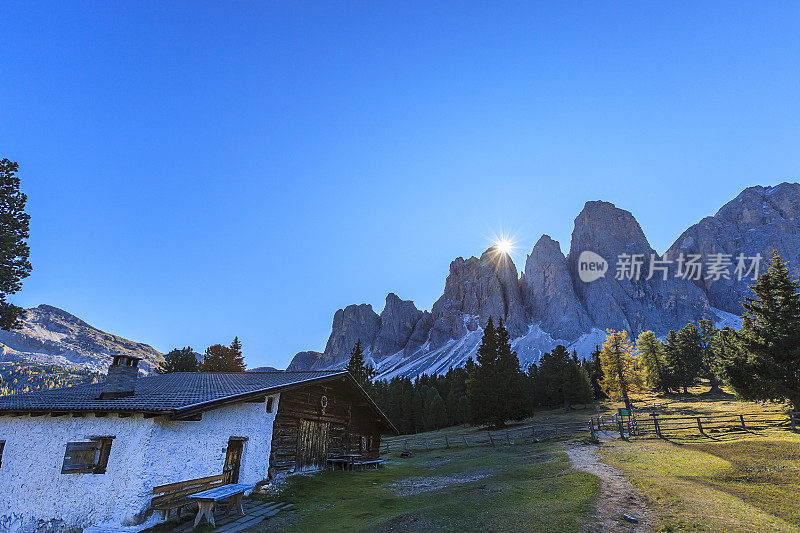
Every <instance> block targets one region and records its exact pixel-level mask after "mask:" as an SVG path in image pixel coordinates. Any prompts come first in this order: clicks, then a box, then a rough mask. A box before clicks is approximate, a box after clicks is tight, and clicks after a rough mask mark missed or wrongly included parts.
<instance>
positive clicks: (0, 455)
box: [0, 440, 6, 467]
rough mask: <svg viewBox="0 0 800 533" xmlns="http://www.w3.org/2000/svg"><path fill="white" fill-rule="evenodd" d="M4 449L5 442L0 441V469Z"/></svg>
mask: <svg viewBox="0 0 800 533" xmlns="http://www.w3.org/2000/svg"><path fill="white" fill-rule="evenodd" d="M5 447H6V441H4V440H0V467H2V466H3V448H5Z"/></svg>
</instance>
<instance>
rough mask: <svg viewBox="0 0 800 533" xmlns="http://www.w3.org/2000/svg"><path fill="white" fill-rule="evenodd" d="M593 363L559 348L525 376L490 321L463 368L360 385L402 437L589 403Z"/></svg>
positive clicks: (498, 422)
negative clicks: (412, 378) (438, 373)
mask: <svg viewBox="0 0 800 533" xmlns="http://www.w3.org/2000/svg"><path fill="white" fill-rule="evenodd" d="M354 352H355V350H354ZM356 357H358V355H357V356H356ZM591 365H592V362H591V361H588V362H581V361H580V360H579V359H578V356H577V354H572V355H570V354H569V353H568V352H567V350H566V348H564V347H563V346H557V347H556V348H555V349H554V350H553V351H552V352H550V353H547V354H545V355H544V356H543V357H542V359H541V361H540V364H539V365H538V366H537V365H531V366H530V368H528V371H527V373H526V372H523V371H522V369H521V368H520V365H519V359H518V358H517V355H516V354H515V353H514V352H513V351H512V350H511V345H510V342H509V336H508V332H507V331H506V329H505V327H504V326H503V324H502V322H501V323H500V324H499V325H498V326H497V327H495V326H494V324H493V322H492V319H491V318H490V319H489V322H488V324H487V326H486V328H485V330H484V336H483V341H482V343H481V346H480V348H479V350H478V353H477V357H476V360H472V359H471V358H470V359H469V360H468V361H467V364H466V367H465V368H450V369H449V370H448V371H447V373H446V374H445V375H443V376H428V375H426V374H423V375H421V376H419V377H418V378H417V379H416V380H413V381H412V380H411V379H410V378H401V377H396V378H393V379H392V380H390V381H386V380H379V381H376V382H374V383H369V382H362V384H364V385H365V386H366V387H367V388H368V390H369V392H370V394H372V395H373V397H374V398H375V400H376V402H377V403H378V405H379V406H380V407H381V409H382V410H383V411H384V412H385V413H386V415H387V416H388V417H389V418H390V419H391V420H392V421H393V422H394V424H395V426H396V427H397V429H398V430H399V431H400V432H401V433H404V434H408V433H419V432H422V431H430V430H433V429H439V428H443V427H448V426H455V425H461V424H473V425H487V426H492V427H498V426H502V425H503V424H504V423H505V422H507V421H509V420H522V419H524V418H527V417H529V416H531V415H532V414H533V411H534V410H535V409H537V408H542V407H555V406H559V407H561V406H564V407H567V408H569V407H570V406H571V405H575V404H587V403H591V402H592V401H593V399H594V392H593V389H592V383H591V381H590V377H589V376H590V374H589V368H590V367H591Z"/></svg>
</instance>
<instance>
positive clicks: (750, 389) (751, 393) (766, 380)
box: [724, 252, 800, 410]
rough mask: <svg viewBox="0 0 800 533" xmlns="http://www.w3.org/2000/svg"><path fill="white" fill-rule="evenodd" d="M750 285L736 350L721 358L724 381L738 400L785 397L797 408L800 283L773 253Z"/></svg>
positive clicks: (799, 399) (799, 402)
mask: <svg viewBox="0 0 800 533" xmlns="http://www.w3.org/2000/svg"><path fill="white" fill-rule="evenodd" d="M750 290H751V292H752V293H753V296H752V297H747V298H746V299H745V301H744V303H743V305H744V308H745V313H744V316H743V317H742V319H743V323H742V329H741V330H740V331H739V335H738V338H739V348H740V349H738V350H735V351H734V353H731V354H729V355H728V357H727V359H726V361H725V362H724V369H725V374H726V376H727V379H728V383H729V384H730V385H731V387H733V389H734V390H735V391H736V393H737V394H739V395H740V396H741V397H742V398H744V399H747V400H762V401H784V400H786V401H788V402H789V403H790V404H791V406H792V408H793V409H794V410H800V285H798V282H797V281H796V280H795V279H794V278H793V277H792V276H791V274H790V273H789V268H788V266H787V264H786V263H785V262H784V261H783V259H782V258H781V257H780V255H778V253H777V252H773V255H772V258H771V259H770V260H769V261H768V263H767V270H766V272H764V273H763V274H762V275H761V276H759V278H758V280H757V281H756V283H755V284H754V285H752V286H751V287H750Z"/></svg>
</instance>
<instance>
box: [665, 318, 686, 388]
mask: <svg viewBox="0 0 800 533" xmlns="http://www.w3.org/2000/svg"><path fill="white" fill-rule="evenodd" d="M663 351H664V378H663V381H664V383H663V384H664V388H665V389H666V390H665V392H669V391H672V390H676V391H677V390H678V389H679V388H680V381H679V370H680V368H681V365H682V363H681V347H680V342H679V341H678V333H677V332H675V331H674V330H670V331H669V333H667V336H666V338H665V339H664V347H663Z"/></svg>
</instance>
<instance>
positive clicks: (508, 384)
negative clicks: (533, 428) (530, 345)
mask: <svg viewBox="0 0 800 533" xmlns="http://www.w3.org/2000/svg"><path fill="white" fill-rule="evenodd" d="M495 339H496V341H495V346H496V347H497V382H498V383H499V385H500V390H499V391H497V392H498V404H499V406H500V416H502V418H503V422H505V421H506V420H522V419H523V418H525V417H527V416H528V415H529V413H530V411H529V409H528V399H527V390H526V382H525V374H524V373H523V372H522V370H521V369H520V367H519V357H517V353H516V352H515V351H513V350H512V349H511V337H510V335H509V334H508V330H506V328H505V326H504V325H503V321H502V320H500V322H499V325H498V326H497V328H496V329H495Z"/></svg>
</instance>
